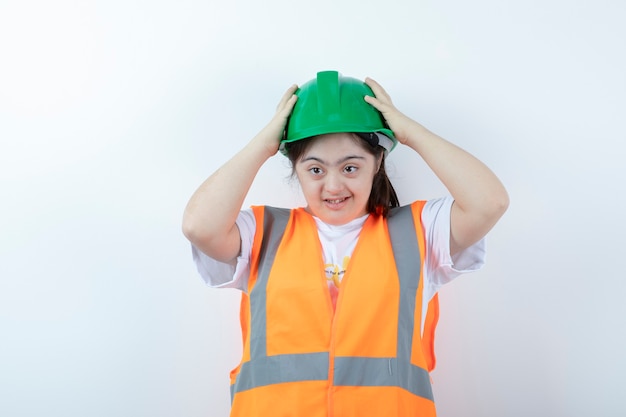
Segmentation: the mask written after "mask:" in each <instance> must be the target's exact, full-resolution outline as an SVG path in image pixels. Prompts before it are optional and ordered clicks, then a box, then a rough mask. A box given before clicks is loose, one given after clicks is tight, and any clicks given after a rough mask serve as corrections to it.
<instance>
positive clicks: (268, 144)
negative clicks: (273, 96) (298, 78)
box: [256, 84, 298, 156]
mask: <svg viewBox="0 0 626 417" xmlns="http://www.w3.org/2000/svg"><path fill="white" fill-rule="evenodd" d="M297 89H298V86H297V85H295V84H294V85H292V86H291V87H289V88H288V89H287V91H285V94H283V97H282V98H281V99H280V102H279V103H278V106H276V113H275V114H274V117H272V120H270V122H269V123H268V124H267V125H266V126H265V127H264V128H263V129H262V130H261V131H260V132H259V134H258V135H257V136H256V138H257V139H258V140H260V141H262V142H263V144H264V146H265V148H266V149H267V152H268V155H269V156H272V155H274V154H275V153H276V152H278V147H279V145H280V141H281V139H282V138H283V132H284V131H285V127H286V126H287V120H288V119H289V116H290V115H291V112H292V111H293V106H295V104H296V101H297V100H298V96H296V95H295V92H296V90H297Z"/></svg>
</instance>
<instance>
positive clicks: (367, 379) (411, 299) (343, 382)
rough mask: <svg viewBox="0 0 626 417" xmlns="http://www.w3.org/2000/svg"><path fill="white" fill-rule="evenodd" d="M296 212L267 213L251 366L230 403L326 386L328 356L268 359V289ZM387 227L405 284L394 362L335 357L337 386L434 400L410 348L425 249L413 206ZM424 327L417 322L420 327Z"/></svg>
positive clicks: (253, 303) (243, 370)
mask: <svg viewBox="0 0 626 417" xmlns="http://www.w3.org/2000/svg"><path fill="white" fill-rule="evenodd" d="M290 215H291V211H290V210H288V209H279V208H272V207H265V208H264V216H263V240H262V244H261V249H260V260H259V268H258V274H257V278H256V282H255V283H254V291H251V292H250V294H249V295H250V316H251V317H250V318H251V323H250V341H249V342H250V361H246V362H244V363H242V364H241V367H240V369H239V372H238V374H237V376H236V380H235V383H234V384H233V385H232V386H231V395H232V397H231V398H234V395H235V394H236V393H238V392H242V391H246V390H249V389H254V388H257V387H262V386H266V385H271V384H279V383H286V382H300V381H327V380H328V369H329V361H330V360H329V353H328V352H316V353H300V354H280V355H271V356H268V355H267V335H266V328H267V325H266V324H267V317H266V307H267V297H266V288H267V285H268V279H269V276H270V271H271V268H272V265H273V263H274V258H275V256H276V253H277V249H278V247H279V245H280V243H281V240H282V238H283V235H284V232H285V229H286V226H287V224H288V222H289V219H290ZM387 225H388V230H389V235H390V240H391V245H392V252H393V256H394V259H395V260H396V268H397V271H398V277H399V279H400V289H401V290H400V300H399V312H398V316H399V317H398V331H397V338H398V340H397V353H396V357H393V358H370V357H345V356H337V357H335V358H334V375H333V385H334V386H369V387H376V386H381V387H383V386H387V387H390V386H391V387H399V388H402V389H405V390H407V391H409V392H411V393H413V394H414V395H417V396H420V397H423V398H425V399H428V400H430V401H433V394H432V389H431V385H430V376H429V374H428V371H427V370H426V369H422V368H420V367H418V366H415V365H413V364H411V349H412V346H413V334H414V328H415V326H416V323H415V322H414V312H415V309H416V291H403V290H404V289H406V288H417V284H415V283H413V285H411V284H410V282H411V281H415V280H416V277H419V276H420V268H421V259H420V249H419V244H418V241H417V238H416V232H415V227H416V225H415V222H414V219H413V214H412V210H411V206H404V207H400V208H396V209H393V210H392V211H391V213H390V216H389V217H388V219H387ZM419 325H420V324H419V323H417V326H419Z"/></svg>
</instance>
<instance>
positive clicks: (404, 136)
mask: <svg viewBox="0 0 626 417" xmlns="http://www.w3.org/2000/svg"><path fill="white" fill-rule="evenodd" d="M365 84H367V85H368V86H369V87H370V88H371V89H372V92H374V95H375V97H372V96H365V101H366V102H368V103H369V104H371V105H372V106H374V108H375V109H376V110H378V111H379V112H381V113H382V115H383V117H384V118H385V121H386V122H387V124H388V125H389V128H390V129H391V130H392V131H393V134H394V135H395V136H396V139H398V142H400V143H402V144H405V145H406V144H407V141H408V140H409V137H410V132H411V131H415V129H416V128H417V129H423V126H421V125H420V124H419V123H417V122H416V121H415V120H413V119H411V118H409V117H407V116H406V115H404V114H403V113H402V112H400V111H399V110H398V109H397V108H396V107H395V106H394V105H393V102H392V101H391V97H390V96H389V94H387V92H386V91H385V90H384V89H383V87H382V86H381V85H380V84H378V83H377V82H376V81H374V80H372V79H371V78H369V77H368V78H366V79H365Z"/></svg>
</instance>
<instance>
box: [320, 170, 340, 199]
mask: <svg viewBox="0 0 626 417" xmlns="http://www.w3.org/2000/svg"><path fill="white" fill-rule="evenodd" d="M324 189H325V190H326V191H327V192H329V193H332V194H335V193H338V192H339V191H341V190H343V179H342V178H341V175H339V174H338V173H335V172H329V173H327V174H326V181H325V182H324Z"/></svg>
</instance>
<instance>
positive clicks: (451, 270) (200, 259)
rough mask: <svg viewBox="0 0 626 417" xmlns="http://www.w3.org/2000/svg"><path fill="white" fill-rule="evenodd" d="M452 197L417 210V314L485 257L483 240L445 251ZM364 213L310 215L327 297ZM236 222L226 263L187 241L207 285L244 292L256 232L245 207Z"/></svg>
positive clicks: (335, 281)
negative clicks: (235, 247) (340, 221)
mask: <svg viewBox="0 0 626 417" xmlns="http://www.w3.org/2000/svg"><path fill="white" fill-rule="evenodd" d="M453 201H454V200H453V199H452V198H451V197H443V198H438V199H434V200H429V201H427V202H426V204H425V206H424V209H423V210H422V224H423V225H424V231H425V240H426V259H425V260H424V271H423V275H422V276H423V279H424V291H423V300H422V306H423V314H422V317H425V315H426V314H425V313H426V308H427V307H428V301H430V299H431V298H432V297H433V296H434V295H435V293H436V292H437V291H438V290H439V288H441V286H442V285H444V284H447V283H448V282H450V281H452V280H453V279H455V278H456V277H458V276H459V275H461V274H463V273H467V272H472V271H476V270H478V269H480V268H481V267H482V266H483V265H484V262H485V241H484V239H482V240H480V241H478V242H477V243H475V244H474V245H472V246H470V247H469V248H467V249H465V250H463V251H461V252H459V253H457V254H456V255H455V256H453V257H452V256H451V255H450V209H451V207H452V203H453ZM367 216H368V215H365V216H363V217H360V218H358V219H355V220H353V221H351V222H349V223H347V224H345V225H341V226H332V225H328V224H326V223H324V222H322V221H321V220H320V219H318V218H316V217H313V218H314V219H315V223H316V224H317V228H318V235H319V238H320V242H321V245H322V251H323V256H324V267H325V270H326V276H327V279H328V280H329V288H331V297H332V296H333V291H332V285H335V284H338V283H339V282H340V281H341V277H342V276H343V273H344V272H345V267H346V265H347V262H348V260H349V258H350V256H351V255H352V251H353V250H354V247H355V246H356V243H357V240H358V236H359V233H360V232H361V229H362V227H363V224H364V223H365V220H366V219H367ZM237 227H238V228H239V233H240V235H241V254H240V256H239V257H237V259H235V260H233V261H232V262H231V263H224V262H219V261H216V260H215V259H213V258H210V257H208V256H207V255H206V254H204V253H203V252H201V251H200V250H198V249H197V248H196V247H195V246H193V245H192V254H193V259H194V261H195V263H196V266H197V268H198V272H199V273H200V276H201V277H202V279H203V280H204V281H205V282H206V283H207V284H208V285H209V286H211V287H216V288H236V289H239V290H241V291H247V287H248V277H249V275H250V267H249V262H250V256H251V253H252V242H253V241H254V234H255V231H256V219H255V218H254V214H253V213H252V210H251V209H247V210H242V211H241V212H240V213H239V216H238V217H237ZM335 296H336V293H335ZM422 325H423V323H422Z"/></svg>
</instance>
